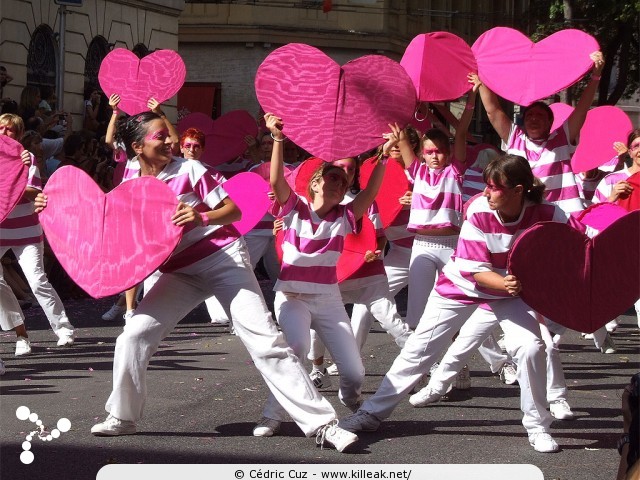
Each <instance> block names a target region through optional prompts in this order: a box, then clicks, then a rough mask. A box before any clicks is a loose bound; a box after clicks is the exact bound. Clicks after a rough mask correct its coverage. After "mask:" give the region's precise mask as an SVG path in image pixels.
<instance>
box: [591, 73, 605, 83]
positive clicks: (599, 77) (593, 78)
mask: <svg viewBox="0 0 640 480" xmlns="http://www.w3.org/2000/svg"><path fill="white" fill-rule="evenodd" d="M601 78H602V77H601V76H600V75H591V80H595V81H596V82H597V81H599V80H600V79H601Z"/></svg>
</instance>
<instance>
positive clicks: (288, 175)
mask: <svg viewBox="0 0 640 480" xmlns="http://www.w3.org/2000/svg"><path fill="white" fill-rule="evenodd" d="M251 171H252V172H253V173H257V174H258V175H260V176H261V177H262V178H264V179H265V180H266V181H267V182H269V181H270V177H271V162H263V163H261V164H260V165H258V166H257V167H255V168H254V169H252V170H251ZM294 171H295V169H294V167H292V166H291V165H285V166H284V179H285V180H286V181H287V183H288V184H289V187H291V188H295V185H296V173H294Z"/></svg>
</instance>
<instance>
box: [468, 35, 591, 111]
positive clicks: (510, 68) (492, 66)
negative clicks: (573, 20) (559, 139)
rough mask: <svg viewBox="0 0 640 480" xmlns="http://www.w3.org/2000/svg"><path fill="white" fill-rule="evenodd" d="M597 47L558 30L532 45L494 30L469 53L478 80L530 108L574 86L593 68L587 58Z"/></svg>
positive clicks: (587, 38) (585, 38) (522, 37)
mask: <svg viewBox="0 0 640 480" xmlns="http://www.w3.org/2000/svg"><path fill="white" fill-rule="evenodd" d="M599 49H600V47H599V46H598V42H597V41H596V39H595V38H593V37H592V36H591V35H589V34H587V33H585V32H583V31H581V30H575V29H566V30H560V31H559V32H556V33H554V34H553V35H550V36H548V37H547V38H544V39H543V40H541V41H539V42H538V43H533V42H532V41H531V40H529V38H527V37H526V36H525V35H523V34H522V33H520V32H519V31H517V30H514V29H512V28H507V27H495V28H492V29H491V30H488V31H486V32H484V33H483V34H482V35H480V37H478V39H477V40H476V41H475V43H474V44H473V46H472V47H471V50H472V51H473V53H474V55H475V57H476V61H477V62H478V75H479V77H480V80H482V82H483V83H484V84H485V85H486V86H487V87H489V88H490V89H491V90H493V91H494V92H495V93H497V94H498V95H500V96H501V97H503V98H506V99H507V100H511V101H512V102H514V103H517V104H518V105H524V106H526V105H530V104H532V103H533V102H535V101H536V100H540V99H542V98H546V97H549V96H551V95H553V94H554V93H557V92H559V91H560V90H564V89H565V88H567V87H568V86H570V85H572V84H574V83H575V82H576V81H578V80H579V79H580V78H582V76H583V75H584V74H585V73H586V72H587V71H589V69H590V68H591V67H592V66H593V61H592V60H591V59H590V58H589V55H590V54H591V53H593V52H595V51H597V50H599Z"/></svg>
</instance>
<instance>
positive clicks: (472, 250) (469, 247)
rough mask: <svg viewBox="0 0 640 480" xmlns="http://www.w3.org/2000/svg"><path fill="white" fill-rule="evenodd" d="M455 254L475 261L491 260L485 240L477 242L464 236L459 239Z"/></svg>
mask: <svg viewBox="0 0 640 480" xmlns="http://www.w3.org/2000/svg"><path fill="white" fill-rule="evenodd" d="M455 256H456V257H459V258H464V259H466V260H473V261H474V262H491V259H490V258H489V251H488V250H487V244H486V243H485V242H476V241H473V240H465V239H462V238H460V239H459V240H458V246H457V248H456V253H455Z"/></svg>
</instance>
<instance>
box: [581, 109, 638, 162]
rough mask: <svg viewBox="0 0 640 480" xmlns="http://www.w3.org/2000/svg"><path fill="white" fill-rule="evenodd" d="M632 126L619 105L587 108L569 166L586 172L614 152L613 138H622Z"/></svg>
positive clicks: (615, 140)
mask: <svg viewBox="0 0 640 480" xmlns="http://www.w3.org/2000/svg"><path fill="white" fill-rule="evenodd" d="M632 129H633V125H632V123H631V120H630V119H629V116H628V115H627V114H626V113H625V112H624V111H622V110H621V109H619V108H618V107H612V106H609V105H607V106H602V107H596V108H593V109H591V110H589V111H588V112H587V118H586V119H585V121H584V125H583V126H582V128H581V129H580V141H579V142H578V147H577V148H576V151H575V153H574V154H573V157H571V169H572V170H573V171H574V172H586V171H589V170H591V169H593V168H597V167H600V166H602V165H604V164H606V163H607V162H608V161H609V160H611V157H614V156H615V150H614V149H613V142H624V141H625V140H626V138H627V135H629V132H630V131H631V130H632Z"/></svg>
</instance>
